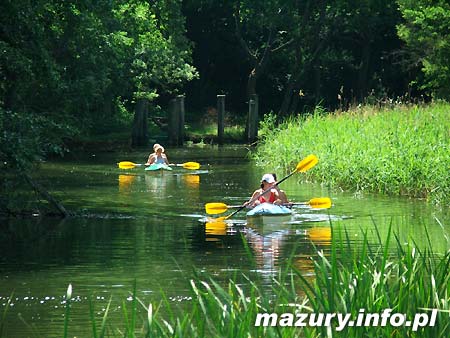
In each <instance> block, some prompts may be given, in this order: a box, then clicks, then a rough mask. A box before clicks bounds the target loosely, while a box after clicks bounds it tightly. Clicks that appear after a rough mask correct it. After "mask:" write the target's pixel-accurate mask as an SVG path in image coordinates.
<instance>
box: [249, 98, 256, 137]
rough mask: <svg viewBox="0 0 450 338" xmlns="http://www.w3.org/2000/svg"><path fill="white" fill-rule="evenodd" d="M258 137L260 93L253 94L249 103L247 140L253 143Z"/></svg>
mask: <svg viewBox="0 0 450 338" xmlns="http://www.w3.org/2000/svg"><path fill="white" fill-rule="evenodd" d="M257 138H258V95H257V94H252V95H251V97H250V101H249V103H248V134H247V141H248V142H250V143H253V142H255V141H256V140H257Z"/></svg>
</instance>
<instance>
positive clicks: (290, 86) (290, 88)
mask: <svg viewBox="0 0 450 338" xmlns="http://www.w3.org/2000/svg"><path fill="white" fill-rule="evenodd" d="M294 85H295V74H292V76H291V77H290V78H289V80H288V83H287V86H286V89H285V91H284V96H283V102H281V107H280V109H279V110H278V115H280V116H286V115H288V113H289V107H290V106H291V100H292V97H293V94H294Z"/></svg>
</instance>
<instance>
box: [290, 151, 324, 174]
mask: <svg viewBox="0 0 450 338" xmlns="http://www.w3.org/2000/svg"><path fill="white" fill-rule="evenodd" d="M317 162H319V159H318V158H317V156H316V155H313V154H311V155H308V156H306V157H305V158H304V159H303V160H301V161H300V162H299V163H298V164H297V167H296V168H295V171H296V172H301V173H304V172H306V171H308V170H309V169H311V168H312V167H314V166H315V165H316V164H317Z"/></svg>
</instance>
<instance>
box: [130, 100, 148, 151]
mask: <svg viewBox="0 0 450 338" xmlns="http://www.w3.org/2000/svg"><path fill="white" fill-rule="evenodd" d="M147 116H148V100H146V99H139V100H138V101H137V103H136V111H135V113H134V121H133V130H132V136H131V145H132V146H145V145H147V142H148V128H147Z"/></svg>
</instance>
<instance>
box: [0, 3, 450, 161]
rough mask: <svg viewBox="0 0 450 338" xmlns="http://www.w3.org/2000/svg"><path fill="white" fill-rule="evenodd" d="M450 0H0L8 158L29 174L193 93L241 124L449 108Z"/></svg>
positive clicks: (198, 107) (190, 112)
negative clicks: (369, 107) (403, 107)
mask: <svg viewBox="0 0 450 338" xmlns="http://www.w3.org/2000/svg"><path fill="white" fill-rule="evenodd" d="M448 27H450V5H449V4H448V3H447V2H446V1H443V0H435V1H428V0H427V1H425V0H420V1H409V0H397V1H394V0H364V1H355V0H333V1H312V0H311V1H298V0H296V1H293V0H287V1H286V0H283V1H280V0H269V1H265V0H264V1H258V2H254V1H232V2H229V1H213V0H190V1H166V0H156V1H143V0H130V1H125V0H114V1H106V0H99V1H62V0H36V1H29V0H28V1H27V0H19V1H12V0H5V1H2V2H1V4H0V48H1V51H2V53H1V54H0V74H1V77H0V113H1V117H0V128H1V130H2V133H1V134H0V138H1V147H0V155H1V158H2V166H3V168H19V169H21V170H23V169H25V168H27V167H28V166H29V165H30V163H34V162H35V161H36V160H38V159H39V158H42V157H45V156H46V154H48V153H52V154H55V153H56V154H57V153H63V152H64V151H65V150H67V148H68V147H70V144H71V143H70V141H71V140H74V139H77V138H79V137H90V136H92V135H97V134H104V133H109V132H113V131H117V130H128V131H129V134H130V136H131V139H132V144H133V145H136V146H137V145H148V144H147V143H148V142H147V139H148V137H149V135H148V128H147V119H148V117H149V116H150V117H151V116H161V115H164V113H165V110H166V109H167V105H168V102H169V100H170V99H171V98H173V97H174V96H176V95H179V94H184V95H185V96H186V114H187V120H189V119H194V118H197V117H198V116H201V114H204V113H205V111H206V110H207V107H209V106H214V105H215V104H216V95H217V94H226V104H227V111H228V112H229V113H230V114H231V115H234V116H237V117H242V118H244V117H245V116H246V111H247V109H248V97H249V95H252V94H258V95H259V109H260V114H264V113H267V112H274V113H276V114H278V116H280V117H284V116H289V115H296V114H301V113H303V112H305V111H308V110H311V109H313V108H314V107H315V106H317V105H320V106H322V107H325V108H327V109H331V110H332V109H336V108H338V109H342V110H345V109H346V108H347V107H348V106H349V105H351V104H359V103H369V104H372V103H382V102H394V103H395V102H400V101H402V102H403V101H416V100H421V101H422V100H431V99H437V98H439V99H448V98H449V96H450V93H449V91H450V89H449V88H450V85H449V82H450V81H449V78H450V75H449V74H450V72H449V71H448V65H449V60H450V47H449V41H450V37H449V33H450V32H449V30H448Z"/></svg>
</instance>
